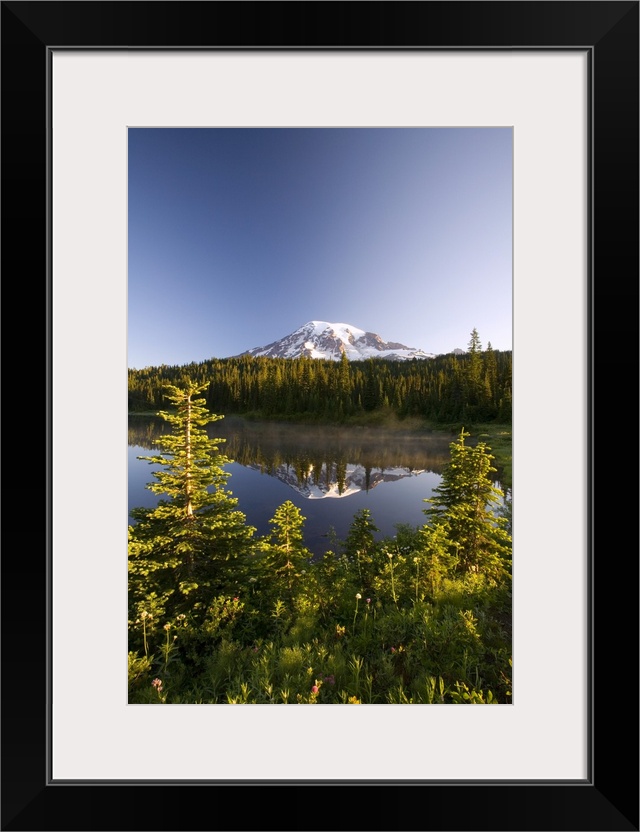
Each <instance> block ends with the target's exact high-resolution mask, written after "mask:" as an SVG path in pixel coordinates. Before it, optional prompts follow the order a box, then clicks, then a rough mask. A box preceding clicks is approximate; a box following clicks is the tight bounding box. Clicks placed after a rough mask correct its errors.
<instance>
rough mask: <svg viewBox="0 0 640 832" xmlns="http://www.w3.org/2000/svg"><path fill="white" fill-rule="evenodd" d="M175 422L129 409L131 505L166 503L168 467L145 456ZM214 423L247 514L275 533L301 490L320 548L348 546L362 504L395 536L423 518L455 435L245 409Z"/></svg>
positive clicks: (383, 533) (311, 541) (232, 486)
mask: <svg viewBox="0 0 640 832" xmlns="http://www.w3.org/2000/svg"><path fill="white" fill-rule="evenodd" d="M169 430H170V426H169V425H168V424H167V423H166V422H164V421H163V420H161V419H157V418H152V417H142V416H132V417H130V418H129V436H128V442H129V475H128V511H131V509H132V508H135V507H138V506H145V507H149V508H150V507H153V506H154V505H155V504H156V502H157V500H158V496H157V495H155V494H154V493H153V492H151V491H149V490H148V489H147V488H146V484H147V483H149V482H152V481H153V480H154V478H153V471H157V470H160V467H159V466H158V465H155V464H149V463H148V462H146V461H141V460H139V459H137V457H138V456H141V455H149V454H151V455H152V454H153V453H156V452H158V446H157V439H158V437H159V436H161V435H162V434H163V433H166V432H168V431H169ZM207 433H208V435H209V437H210V438H211V439H221V440H225V441H224V442H221V444H220V450H221V452H222V453H224V454H225V455H226V456H227V457H229V458H231V459H232V460H233V461H232V462H230V463H229V464H228V465H226V466H225V470H226V471H227V472H229V474H230V476H229V479H228V481H227V486H226V490H227V491H229V492H231V493H232V494H233V496H234V497H236V498H237V499H238V504H237V509H238V510H240V511H242V512H243V513H244V514H245V515H246V519H247V523H248V524H249V525H252V526H255V527H256V530H257V533H258V534H259V535H263V534H267V533H268V532H269V531H270V530H271V527H270V525H269V520H270V519H271V518H272V517H273V515H274V513H275V511H276V509H277V508H278V507H279V506H280V505H282V503H284V502H285V501H286V500H291V502H293V503H294V504H295V505H296V506H298V508H299V509H300V511H301V512H302V515H303V516H304V517H305V518H306V519H305V524H304V533H305V543H306V545H307V547H308V548H309V549H310V550H311V552H312V553H313V555H314V556H316V557H319V556H321V555H323V554H324V553H325V552H326V551H327V550H329V549H331V550H334V551H335V550H336V548H338V549H339V548H340V545H339V542H340V541H342V540H344V538H345V537H346V535H347V532H348V530H349V527H350V525H351V523H352V521H353V516H354V514H355V513H356V512H357V511H359V510H361V509H364V508H367V509H369V511H370V512H371V515H372V519H373V521H374V523H375V524H376V526H378V528H379V530H380V531H379V533H378V534H377V535H376V536H377V538H378V539H381V538H382V537H387V536H393V535H394V534H395V533H396V525H397V524H408V525H409V526H411V527H413V528H415V527H416V526H421V525H423V524H424V523H425V522H426V516H425V514H424V509H425V508H427V504H426V503H425V502H424V501H425V500H426V499H428V498H429V497H431V496H432V492H433V489H434V488H436V487H437V486H438V485H439V484H440V481H441V474H442V470H443V467H444V465H446V463H447V462H448V461H449V444H450V442H451V441H452V440H453V438H454V437H453V436H447V435H442V434H431V433H427V432H425V433H423V434H416V433H403V432H400V431H396V430H384V429H380V428H360V427H348V428H345V427H338V426H332V425H312V426H309V425H299V424H288V423H279V422H278V423H275V422H248V421H244V420H242V419H239V418H237V417H236V418H234V417H227V418H225V419H222V420H220V421H218V422H215V423H212V424H210V425H208V426H207ZM129 522H131V519H130V518H129Z"/></svg>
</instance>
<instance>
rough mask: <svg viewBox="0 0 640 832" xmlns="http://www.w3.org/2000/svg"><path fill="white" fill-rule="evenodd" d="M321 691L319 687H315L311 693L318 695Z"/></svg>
mask: <svg viewBox="0 0 640 832" xmlns="http://www.w3.org/2000/svg"><path fill="white" fill-rule="evenodd" d="M319 690H320V688H319V687H318V686H317V685H314V686H313V687H312V688H311V693H318V691H319Z"/></svg>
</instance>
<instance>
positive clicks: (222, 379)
mask: <svg viewBox="0 0 640 832" xmlns="http://www.w3.org/2000/svg"><path fill="white" fill-rule="evenodd" d="M511 373H512V353H511V351H500V350H494V349H492V347H491V343H490V342H489V343H488V344H487V347H486V348H485V349H482V345H481V343H480V338H479V336H478V333H477V331H476V330H475V329H474V330H473V331H472V333H471V339H470V341H469V344H468V349H467V352H465V353H462V354H455V353H451V354H448V355H440V356H436V357H435V358H432V359H413V360H411V361H390V360H387V359H382V358H370V359H367V360H364V361H349V360H348V359H347V357H346V356H345V355H344V354H343V355H342V358H341V360H340V361H332V360H329V359H326V360H323V359H313V358H306V357H302V358H295V359H290V358H266V357H253V356H249V355H245V356H240V357H236V358H212V359H209V360H207V361H203V362H201V363H192V364H187V365H180V366H169V365H162V366H159V367H147V368H144V369H130V370H129V379H128V390H129V411H130V412H133V413H135V412H138V413H141V412H154V411H157V410H158V409H160V408H162V407H163V406H165V405H166V400H165V397H164V385H165V384H173V385H181V384H184V383H196V384H199V385H201V384H205V385H206V386H205V388H204V390H203V396H204V398H205V401H206V406H207V407H208V408H209V410H211V411H212V412H214V413H224V414H228V415H231V414H234V415H235V414H241V415H245V416H249V417H253V418H260V419H273V418H278V419H291V420H296V421H313V420H315V421H323V422H338V423H341V422H346V423H348V422H358V421H362V420H367V419H369V420H371V419H374V418H375V417H376V415H378V416H379V415H384V414H392V415H393V416H395V417H397V418H399V419H404V418H406V417H417V418H419V419H421V420H426V421H428V422H430V423H432V424H451V423H454V422H457V423H464V424H466V425H471V424H477V423H489V422H496V423H501V424H508V423H510V422H511V401H512V379H511Z"/></svg>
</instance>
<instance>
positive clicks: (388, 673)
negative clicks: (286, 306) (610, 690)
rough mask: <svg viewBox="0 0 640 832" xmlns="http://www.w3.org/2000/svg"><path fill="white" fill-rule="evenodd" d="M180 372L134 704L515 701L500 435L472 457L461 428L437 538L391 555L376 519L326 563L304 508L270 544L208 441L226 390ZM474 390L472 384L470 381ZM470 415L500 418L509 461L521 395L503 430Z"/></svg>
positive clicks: (133, 590) (147, 564)
mask: <svg viewBox="0 0 640 832" xmlns="http://www.w3.org/2000/svg"><path fill="white" fill-rule="evenodd" d="M477 357H478V362H476V364H475V365H474V364H473V362H472V363H471V365H470V367H471V380H472V382H473V384H475V381H474V379H476V381H478V384H477V385H476V392H477V393H478V395H480V391H481V389H483V390H484V391H485V393H486V395H487V396H489V392H490V385H487V384H485V383H484V382H482V388H481V386H480V380H482V379H483V378H484V377H485V376H484V375H483V367H485V368H486V367H487V366H488V367H489V369H492V368H493V367H494V359H495V356H493V357H491V358H490V360H489V362H485V363H483V361H482V358H481V357H480V354H479V353H478V356H477ZM251 361H256V360H255V359H251ZM249 363H251V362H249ZM292 363H293V362H292ZM322 363H324V362H322ZM423 363H424V364H425V365H426V364H427V363H428V362H423ZM497 365H498V366H499V362H497ZM265 366H266V365H265ZM346 370H347V371H348V372H349V378H352V376H351V368H349V367H347V368H346ZM415 370H416V372H418V371H419V370H418V368H417V367H416V368H415ZM337 371H338V372H340V367H338V368H337ZM341 372H342V374H343V382H344V384H343V388H342V394H344V398H343V399H341V401H342V402H343V405H344V404H345V403H346V402H347V388H348V385H347V375H345V368H344V366H343V367H342V370H341ZM358 372H359V371H358ZM364 372H365V373H366V372H367V371H366V368H365V371H364ZM394 372H395V370H394V368H391V370H390V373H391V374H392V375H393V373H394ZM177 375H179V378H176V379H174V381H173V382H167V381H166V378H164V376H163V375H162V374H158V376H157V379H156V381H157V383H158V384H160V381H162V401H163V402H164V401H166V402H169V404H170V405H171V407H170V409H169V408H168V409H167V410H163V411H161V414H160V415H162V417H163V418H164V419H165V420H167V421H168V422H169V424H170V428H171V431H170V433H167V434H164V435H163V436H162V437H160V439H159V440H158V441H159V447H160V452H159V453H157V454H154V455H150V456H148V457H144V459H146V460H147V461H148V462H149V464H150V465H152V466H155V468H154V470H153V472H152V476H153V479H152V481H151V482H150V483H149V488H150V489H151V490H152V491H155V492H156V493H158V494H159V495H165V496H163V497H162V498H161V499H159V501H158V504H157V505H156V506H155V507H154V508H136V509H134V510H133V511H132V512H131V516H132V519H133V520H134V521H135V522H134V523H133V524H131V525H130V526H129V546H128V562H129V646H128V658H129V702H130V703H132V704H135V703H138V704H508V703H510V702H511V667H512V598H511V554H512V546H511V511H510V508H511V503H510V498H509V496H508V495H506V496H505V494H504V493H503V492H502V491H501V490H500V489H498V488H497V487H496V486H495V485H494V484H493V480H492V476H491V475H492V474H493V473H494V471H495V469H494V467H493V465H492V463H493V461H494V458H495V457H494V455H493V453H492V449H491V447H490V445H489V444H488V443H487V441H486V440H485V437H484V436H482V435H481V436H478V437H477V440H478V441H477V442H476V443H475V444H473V445H471V444H469V442H468V439H469V436H470V433H469V432H468V431H467V430H465V428H459V429H458V432H457V436H456V439H455V440H454V441H452V442H451V445H450V460H449V462H448V464H447V465H446V466H445V470H444V472H443V475H442V481H441V484H440V486H439V487H438V488H437V489H436V491H435V493H434V495H433V496H432V498H431V499H429V500H425V507H424V514H425V522H424V524H423V525H421V526H418V527H415V528H413V527H410V526H403V525H398V526H397V527H396V534H395V535H394V536H393V537H388V538H383V539H382V540H376V537H375V533H376V532H377V531H378V529H377V527H376V525H375V518H374V517H373V516H371V514H370V512H369V511H368V510H366V509H365V510H361V511H359V512H357V513H356V514H355V515H354V517H353V522H352V523H351V526H350V529H349V532H348V534H347V535H346V537H345V539H344V540H337V539H330V542H329V543H328V548H327V551H326V552H325V553H324V555H323V556H322V557H320V558H317V559H316V558H312V557H311V554H310V552H309V550H308V549H307V548H306V547H305V540H304V522H305V518H304V516H303V515H302V513H301V512H300V510H299V509H298V508H297V507H296V506H295V505H294V504H293V503H292V502H290V501H286V502H285V503H283V504H282V505H280V506H279V507H278V509H277V510H276V512H275V514H274V516H273V517H272V519H271V522H270V526H271V532H270V534H267V535H264V536H258V535H257V534H256V530H255V529H254V528H253V527H251V526H249V525H248V524H247V522H246V518H245V516H244V514H243V513H242V511H241V510H240V508H239V507H238V501H237V499H236V498H235V497H233V494H232V492H231V491H230V490H228V488H227V483H228V479H229V474H227V473H226V472H225V471H224V469H223V466H224V465H225V464H226V463H227V462H228V461H229V460H228V458H227V457H226V456H225V455H224V453H223V450H222V446H223V440H219V439H215V438H214V439H210V438H209V436H208V434H207V430H206V427H207V426H208V425H209V424H211V423H215V422H216V421H218V420H219V419H221V418H223V417H222V416H221V415H217V414H215V413H213V412H212V410H211V407H210V395H211V382H210V380H209V379H203V378H190V377H189V376H188V375H187V374H186V373H184V372H181V373H179V374H177ZM460 378H461V379H464V380H465V381H464V383H465V384H466V383H467V382H468V379H469V367H468V366H467V369H466V370H465V374H464V376H460ZM496 378H497V376H496ZM365 380H366V376H365ZM155 383H156V382H154V384H155ZM461 383H462V382H461ZM505 385H506V382H505ZM135 389H138V392H139V388H137V387H136V388H135ZM337 389H338V390H339V389H340V388H339V387H338V388H337ZM372 389H373V385H372ZM496 389H497V388H496ZM504 389H507V387H506V386H505V387H504ZM148 392H149V395H148V396H145V398H144V402H145V406H149V399H150V398H153V397H154V396H156V393H155V392H153V391H151V388H149V391H148ZM342 394H340V395H342ZM292 395H293V394H292ZM492 395H493V394H492ZM387 404H388V406H389V407H391V403H389V402H388V403H387ZM290 405H291V408H292V412H293V410H295V403H294V402H293V399H292V400H291V401H290ZM469 407H471V408H473V407H476V410H475V411H473V413H474V414H475V416H476V417H479V416H480V415H481V413H483V412H484V413H485V418H486V419H487V431H486V433H487V435H488V436H490V437H494V436H495V437H497V438H498V440H499V441H500V437H502V438H501V441H502V444H503V453H504V455H505V457H506V456H508V455H509V454H510V425H508V426H507V423H506V422H502V423H500V420H499V419H498V411H497V408H498V407H502V409H503V414H502V415H503V416H505V414H506V408H507V404H505V400H504V398H502V399H500V400H499V401H496V402H495V403H494V404H493V405H492V407H494V408H495V413H494V418H493V419H492V418H491V416H490V413H489V412H488V410H487V408H488V407H489V405H488V404H487V406H486V407H485V409H484V410H481V409H480V404H477V405H473V404H472V405H469ZM508 407H509V408H510V399H509V403H508ZM343 409H344V408H343ZM406 415H410V414H409V413H408V414H406ZM508 416H509V419H510V410H509V414H508ZM502 428H504V430H502Z"/></svg>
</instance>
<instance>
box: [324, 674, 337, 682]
mask: <svg viewBox="0 0 640 832" xmlns="http://www.w3.org/2000/svg"><path fill="white" fill-rule="evenodd" d="M324 680H325V682H326V683H327V684H328V685H335V683H336V677H335V676H334V675H333V673H332V674H331V675H330V676H325V677H324Z"/></svg>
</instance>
